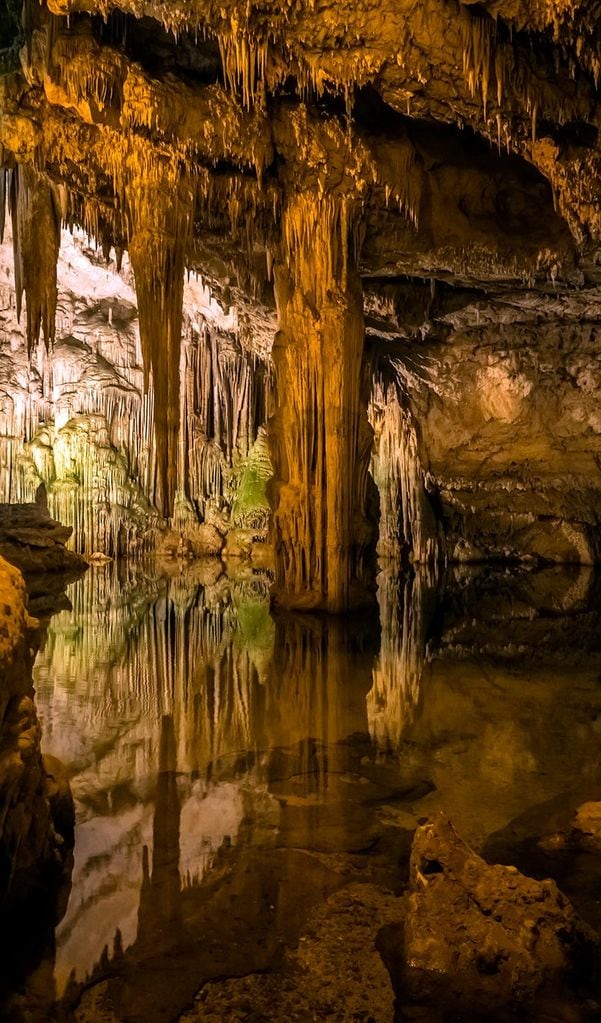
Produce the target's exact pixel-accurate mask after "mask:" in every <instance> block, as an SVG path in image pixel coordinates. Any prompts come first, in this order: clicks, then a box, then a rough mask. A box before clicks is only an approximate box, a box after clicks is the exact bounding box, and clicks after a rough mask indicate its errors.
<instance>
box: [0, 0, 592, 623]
mask: <svg viewBox="0 0 601 1023" xmlns="http://www.w3.org/2000/svg"><path fill="white" fill-rule="evenodd" d="M21 15H22V16H21ZM0 41H1V42H2V46H3V50H2V60H1V63H0V67H1V68H2V76H1V78H0V143H1V145H2V160H3V166H4V171H3V174H2V181H3V185H2V193H3V196H4V197H5V198H6V202H7V205H8V208H9V210H10V212H11V218H12V232H13V240H14V252H15V256H14V265H15V285H14V286H15V292H16V301H17V306H18V307H20V303H21V296H22V295H23V294H24V296H25V304H26V308H27V320H26V334H27V342H26V343H27V347H28V349H29V352H30V354H31V356H32V359H33V362H32V365H35V364H36V360H38V365H39V359H40V358H41V356H40V355H39V353H38V352H37V351H36V346H37V342H38V339H39V338H40V337H41V338H43V339H44V340H45V341H46V344H47V345H49V346H51V345H52V343H53V341H55V340H56V341H58V342H59V344H62V343H64V340H65V330H64V327H63V328H62V330H61V327H60V320H61V316H60V309H59V306H60V300H61V285H60V275H59V277H57V270H56V265H57V259H58V258H59V242H60V230H59V229H60V226H61V224H62V225H63V226H65V227H69V228H71V229H73V230H80V229H81V230H83V231H84V232H86V234H87V235H88V236H89V237H90V238H92V239H94V241H95V243H96V245H97V246H98V249H99V251H101V252H102V253H103V254H104V256H106V257H107V258H108V257H112V258H114V261H115V267H119V266H121V264H122V259H123V253H124V252H125V251H126V250H127V251H128V252H129V256H130V260H131V267H132V269H133V279H134V282H135V288H136V293H137V305H138V309H139V322H140V333H139V345H140V356H141V360H142V363H143V372H142V378H141V380H140V381H137V382H136V383H135V388H136V390H137V392H138V395H139V397H135V399H134V397H133V395H132V400H131V403H130V401H129V398H127V397H126V395H125V393H124V390H125V391H127V390H128V387H127V385H124V381H123V379H122V377H123V374H120V376H121V380H120V381H119V383H118V384H116V386H117V390H118V391H120V392H121V393H120V394H119V395H118V396H117V394H115V393H113V397H112V398H111V403H112V408H113V414H112V415H109V416H108V428H109V439H108V443H107V438H106V435H104V434H103V432H102V431H103V430H104V423H103V422H101V421H98V420H97V421H94V425H95V427H96V430H95V432H94V436H93V439H92V441H91V443H92V455H93V460H94V462H95V461H96V455H95V452H96V450H97V449H101V450H102V451H104V452H111V451H112V449H113V448H115V449H116V451H117V452H118V457H117V458H115V457H113V456H112V454H111V457H110V459H109V461H110V463H111V469H110V472H109V475H110V477H111V484H110V489H111V490H112V491H113V492H115V491H118V492H119V494H120V495H121V496H122V497H123V505H122V506H123V508H124V512H123V513H122V512H119V513H117V514H116V515H115V522H114V523H113V526H112V527H111V529H110V530H108V532H109V534H110V543H100V544H98V545H97V546H101V547H104V548H108V550H107V552H108V553H111V552H112V550H113V549H115V548H117V549H119V548H125V547H127V546H128V544H129V542H130V539H131V542H136V540H137V537H138V538H140V540H141V545H142V546H144V545H146V546H152V545H153V544H154V540H149V539H148V538H149V536H150V535H153V534H154V531H155V529H156V524H157V523H158V522H165V520H167V521H168V525H169V528H171V527H172V526H174V528H175V531H177V529H178V528H180V532H181V520H182V514H181V513H182V509H186V515H187V517H188V521H191V522H193V523H195V524H198V522H199V521H202V520H203V519H204V517H205V516H204V513H205V508H204V503H205V501H206V500H207V499H211V498H214V497H215V498H217V499H219V497H220V495H219V489H220V484H219V482H218V481H217V480H216V479H215V480H214V482H212V483H211V487H210V488H207V487H206V486H203V487H202V488H199V486H198V479H199V475H198V474H199V473H200V476H201V477H202V478H203V479H205V476H204V474H205V472H209V473H211V472H215V473H217V472H218V468H217V467H218V466H219V471H221V468H222V466H223V461H222V459H221V455H222V454H223V446H222V445H221V443H220V442H219V443H218V445H217V446H218V448H219V451H215V449H214V448H211V445H210V444H207V443H206V441H207V440H211V439H212V438H215V439H217V438H219V437H222V436H223V434H222V433H221V430H222V428H223V427H224V426H225V422H224V421H219V420H218V418H217V411H218V406H220V405H221V403H222V398H221V397H219V398H217V399H216V405H215V408H214V411H215V416H214V418H213V420H212V422H211V423H207V421H206V416H205V417H203V416H202V415H200V417H199V413H200V412H201V411H202V410H201V409H200V408H199V406H198V404H196V403H195V401H194V398H193V395H194V393H195V388H197V387H200V388H201V389H202V390H203V393H204V394H205V395H206V394H208V393H210V391H211V390H213V391H214V390H215V386H216V385H217V377H218V376H219V377H220V378H221V382H222V383H221V384H220V385H219V391H220V394H223V391H222V390H221V387H222V384H223V380H224V377H225V378H227V384H226V385H225V387H226V389H227V390H228V392H229V393H231V394H232V402H233V409H234V410H235V413H234V414H235V418H236V419H237V420H238V422H240V416H241V417H242V421H243V424H244V425H243V428H242V429H243V432H242V433H239V436H240V437H244V438H245V439H244V443H243V444H242V449H245V450H243V452H242V455H243V457H245V456H246V454H248V451H249V450H250V448H251V447H252V444H253V443H254V441H255V439H256V437H257V433H258V429H259V427H260V426H261V425H263V424H264V423H265V421H266V419H267V417H268V415H269V413H270V411H271V388H270V386H269V385H268V384H267V377H268V376H269V372H270V371H269V369H268V370H267V373H266V376H265V378H264V380H263V382H262V383H261V384H260V385H259V386H258V388H257V391H258V392H260V398H257V397H256V396H255V397H253V396H251V394H250V392H249V391H248V390H247V384H246V383H245V381H244V379H243V377H240V376H239V375H238V374H237V373H236V374H235V375H233V369H234V368H233V366H228V368H227V369H226V370H225V371H224V368H223V365H222V362H221V360H220V359H218V360H217V361H218V363H219V364H220V370H219V374H216V371H215V370H216V368H215V360H214V358H213V357H212V370H211V368H210V367H209V366H208V364H207V359H206V357H205V355H204V353H202V352H201V353H200V357H199V359H198V361H197V362H196V364H193V363H192V362H190V360H189V358H188V355H187V354H186V353H187V352H188V351H189V349H188V348H186V336H187V328H186V322H187V317H188V315H189V314H188V313H187V312H186V293H185V288H184V284H183V279H184V271H185V269H187V270H188V271H195V272H199V273H200V274H201V276H202V278H203V280H204V281H205V282H206V284H207V286H208V287H209V288H210V289H211V293H212V295H213V296H215V298H216V299H218V300H219V302H220V303H221V308H222V310H223V312H224V315H226V316H227V315H228V310H229V309H234V310H235V314H236V319H237V324H238V326H237V333H238V338H241V337H243V338H244V345H246V350H247V351H248V352H249V353H250V355H251V357H252V359H254V360H260V361H261V362H262V364H263V365H266V364H268V363H269V358H270V354H269V353H270V351H271V347H272V343H273V342H274V339H275V343H274V346H273V365H274V371H275V385H276V386H275V392H276V393H275V401H276V409H275V415H274V416H273V418H272V419H271V421H270V424H269V427H268V430H267V436H268V438H269V445H270V451H271V458H272V462H273V482H272V484H271V485H270V487H269V493H270V499H271V503H272V510H273V539H274V544H275V557H276V572H275V577H276V582H275V589H276V596H277V599H278V600H279V602H280V603H282V604H284V605H287V606H301V607H321V608H325V609H328V610H331V611H339V610H342V609H344V608H347V607H349V606H351V605H352V604H353V603H355V602H357V601H361V600H363V599H365V597H366V594H367V593H368V591H369V588H370V587H369V574H370V573H369V565H370V559H369V557H366V555H367V554H368V551H369V549H370V547H373V544H374V541H375V539H376V537H375V531H376V529H377V514H376V511H375V505H374V503H373V500H372V499H371V497H370V492H371V485H370V483H369V480H368V471H369V468H370V453H371V475H372V476H373V477H374V478H375V479H376V482H377V484H378V488H379V490H380V508H381V520H380V521H381V529H380V540H379V542H380V551H381V553H382V554H384V555H385V556H392V557H393V558H395V559H397V560H402V559H405V560H407V559H411V560H413V561H415V562H424V561H427V562H435V561H445V560H446V561H453V560H458V561H465V560H483V559H487V558H494V559H513V560H523V559H538V560H543V561H544V560H549V561H566V560H567V561H577V562H591V563H592V562H596V561H597V560H598V558H599V556H600V544H599V539H598V520H597V512H596V506H597V495H598V490H599V485H598V463H597V460H598V447H599V444H598V441H599V436H600V434H601V430H600V428H599V423H598V421H597V417H596V413H595V407H596V403H597V392H598V387H599V385H598V381H597V375H598V374H597V367H596V362H595V358H596V356H595V353H594V348H595V320H596V317H597V316H598V312H597V309H598V304H599V296H598V288H599V275H598V269H597V262H598V258H597V248H598V243H599V237H600V234H601V218H600V217H599V210H598V207H599V202H598V195H599V184H600V182H599V176H600V173H601V164H600V161H599V150H598V130H599V116H600V115H599V92H598V90H599V75H600V68H601V43H600V40H599V31H598V18H597V15H596V13H595V12H594V11H593V9H592V8H591V5H590V4H583V3H577V2H576V0H574V2H571V3H569V4H567V3H559V2H556V3H555V2H554V3H552V2H550V0H549V2H548V0H544V2H543V0H539V2H537V3H535V4H525V3H521V2H518V0H494V2H487V3H482V4H479V5H474V4H471V3H464V2H461V0H428V2H427V3H426V4H420V5H417V4H416V3H414V2H413V0H403V2H402V3H401V4H400V5H399V4H398V3H394V4H393V3H391V2H388V0H368V2H367V3H365V4H363V5H361V6H360V7H359V8H357V7H356V5H353V4H343V5H342V6H340V5H330V6H327V5H326V6H325V7H323V6H322V7H320V8H315V7H314V6H313V5H311V4H310V3H305V2H299V3H298V4H296V5H294V8H293V9H292V8H290V6H289V5H288V4H276V6H275V7H273V5H270V7H269V10H268V11H267V10H266V9H265V8H264V6H262V5H261V4H260V3H257V4H251V5H250V6H248V5H247V6H246V7H244V8H241V7H240V5H239V4H237V2H236V0H227V2H225V3H224V4H222V5H221V6H219V5H215V4H212V3H210V2H208V0H189V2H187V3H186V4H183V5H182V4H176V3H174V2H171V0H167V2H164V3H160V4H159V3H156V2H154V0H148V2H146V3H144V4H140V3H139V2H138V0H45V2H44V3H42V4H38V3H37V2H34V0H25V2H24V4H23V8H22V12H21V10H20V5H19V4H17V3H14V2H12V0H11V3H10V4H9V5H8V7H7V10H6V13H5V15H3V20H2V23H1V25H0ZM16 56H18V64H17V61H16V59H15V57H16ZM0 205H2V206H4V203H0ZM3 219H4V215H3ZM57 309H59V312H58V315H57V312H56V311H57ZM196 312H198V308H196ZM205 324H206V319H204V318H203V322H202V323H201V324H200V327H201V334H202V333H203V332H204V330H205ZM61 335H62V336H61ZM76 336H77V335H76ZM197 336H198V335H197ZM182 340H183V341H184V344H182ZM222 340H223V339H222V337H218V338H217V344H218V348H219V347H220V345H221V343H222ZM200 347H201V348H202V343H201V344H200ZM108 361H109V362H110V363H111V366H112V367H113V369H114V370H116V371H117V372H119V371H120V370H121V369H122V368H123V367H122V364H121V362H120V360H119V359H116V360H115V361H111V360H110V359H109V360H108ZM256 365H257V362H256V361H255V362H254V363H253V373H252V375H253V378H254V376H255V375H254V369H255V368H256ZM186 366H187V367H188V369H189V370H190V373H189V375H188V369H186V368H185V367H186ZM107 372H108V370H107ZM211 372H212V373H213V376H211ZM48 383H49V381H44V382H43V385H42V392H43V394H45V395H46V396H47V395H48V389H47V387H48ZM263 384H267V386H263ZM20 386H22V385H20ZM253 386H255V385H254V384H253ZM9 391H10V394H11V395H13V394H14V384H11V387H10V389H9ZM130 393H131V392H130ZM191 397H192V405H190V398H191ZM114 399H117V401H116V404H115V401H114ZM119 402H121V404H119ZM99 403H101V401H100V398H99V395H98V394H96V395H95V397H94V398H92V395H90V400H89V402H88V404H89V406H90V409H89V410H88V411H87V412H86V413H85V414H86V415H88V416H89V415H90V412H91V411H92V406H93V405H94V404H96V406H98V404H99ZM106 405H107V403H106V401H105V402H104V404H103V408H102V411H101V413H100V414H101V415H102V416H103V417H105V418H107V415H106V413H107V411H110V410H108V409H107V407H106ZM252 409H255V410H256V411H255V412H253V411H252ZM96 411H98V409H97V408H95V409H94V413H96ZM54 422H55V424H56V415H55V416H54ZM126 422H127V423H128V424H129V425H128V428H127V430H126ZM153 424H154V425H153ZM199 424H200V429H201V435H197V436H196V437H195V435H194V431H195V429H196V427H198V426H199ZM370 424H371V425H370ZM63 425H64V424H63ZM90 426H91V423H89V422H85V423H80V424H78V427H81V428H82V429H81V432H78V433H77V434H75V435H73V436H74V438H75V437H77V438H79V440H78V441H77V443H75V439H74V446H75V447H78V445H79V443H80V442H81V443H82V444H84V445H85V444H87V443H88V439H87V438H88V437H89V436H90ZM99 427H102V429H100V430H99ZM61 428H62V426H61ZM230 428H231V423H230V427H228V430H229V429H230ZM153 429H154V434H153V435H151V434H152V431H153ZM203 430H204V431H205V432H204V436H203V435H202V431H203ZM372 431H374V433H375V447H374V446H373V434H372ZM16 436H17V437H18V436H19V434H18V433H17V434H16ZM24 436H26V437H27V441H28V442H29V441H30V440H31V434H30V433H29V432H28V431H27V430H26V431H24ZM232 440H233V434H232V433H231V432H230V433H228V435H227V438H226V439H225V440H224V446H225V448H226V451H227V455H226V465H229V466H231V451H232V446H231V445H232ZM50 446H51V447H52V445H50ZM234 447H235V442H234ZM227 459H229V462H228V461H227ZM199 462H200V463H201V465H202V468H199ZM117 477H119V479H118V480H117ZM138 487H139V494H137V496H136V497H135V498H134V497H133V495H132V494H131V493H130V494H129V495H128V494H127V490H128V488H133V491H134V492H135V491H136V488H138ZM11 488H12V484H11ZM207 491H209V492H207ZM74 500H75V499H71V503H72V505H73V503H74ZM233 500H235V495H233V496H232V500H231V501H230V502H229V509H228V510H231V505H232V501H233ZM145 502H146V503H147V507H144V504H145ZM178 516H179V519H178ZM69 519H70V520H71V521H70V524H73V525H76V533H77V539H76V543H77V544H80V543H81V544H82V545H83V546H85V547H86V548H89V546H90V544H92V546H96V544H95V543H94V542H93V541H92V540H91V538H90V537H91V535H92V534H94V531H95V526H94V525H93V524H92V523H91V522H90V521H89V518H88V514H87V512H86V514H85V515H84V517H83V520H82V521H80V522H77V523H76V522H75V521H73V520H74V515H73V514H71V515H70V516H69ZM153 519H154V522H153ZM140 520H142V521H140ZM178 521H179V523H180V527H178ZM121 526H123V529H122V528H121ZM103 533H104V535H105V536H106V533H107V529H106V528H103V530H101V531H100V534H101V536H102V534H103ZM140 533H141V537H140ZM80 536H82V537H84V539H83V540H81V541H80V539H79V537H80ZM101 536H100V537H99V539H100V538H101ZM128 538H129V539H128ZM231 549H232V550H236V549H238V548H237V546H236V543H232V547H231ZM89 552H90V551H89ZM90 553H91V552H90Z"/></svg>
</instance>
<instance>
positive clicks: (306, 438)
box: [270, 193, 365, 611]
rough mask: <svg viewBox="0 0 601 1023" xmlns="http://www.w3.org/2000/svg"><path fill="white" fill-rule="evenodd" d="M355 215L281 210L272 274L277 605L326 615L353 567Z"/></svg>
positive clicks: (356, 511)
mask: <svg viewBox="0 0 601 1023" xmlns="http://www.w3.org/2000/svg"><path fill="white" fill-rule="evenodd" d="M358 212H359V211H358V209H357V208H356V206H355V205H354V204H353V202H352V201H351V200H350V199H348V198H347V197H345V196H341V197H334V196H323V197H322V198H318V197H317V196H314V195H307V194H302V193H301V194H299V195H296V196H295V197H294V198H290V199H289V201H288V204H287V206H286V207H285V210H284V215H283V223H282V235H283V242H282V257H283V258H282V262H281V263H280V264H279V265H278V266H277V267H276V270H275V291H276V302H277V306H278V315H279V327H280V329H279V333H278V335H277V337H276V340H275V344H274V350H273V358H274V364H275V372H276V393H277V403H278V412H277V414H276V416H275V418H274V419H273V420H272V423H271V427H270V443H271V449H272V458H273V462H274V467H275V474H276V476H277V478H278V479H277V483H276V484H275V487H274V491H275V493H274V503H275V530H276V558H277V561H276V586H277V595H278V599H281V600H283V601H285V602H286V603H290V604H295V605H298V606H320V607H324V608H327V609H328V610H330V611H341V610H344V609H345V608H347V607H348V606H349V605H350V604H351V603H352V602H353V599H354V593H353V584H354V583H356V580H357V577H358V576H359V575H360V562H361V558H360V552H359V549H358V548H359V547H360V544H359V545H358V539H357V527H358V523H357V521H356V520H357V519H361V511H362V509H363V508H364V504H365V495H364V494H362V493H360V492H359V490H358V481H359V478H360V476H361V473H360V466H359V464H358V462H359V433H360V427H361V422H362V419H363V418H364V416H365V406H364V404H363V400H362V393H361V360H362V354H363V311H362V292H361V282H360V279H359V275H358V272H357V269H356V259H357V253H355V252H353V251H352V248H351V242H352V239H353V237H355V236H356V235H355V232H354V230H353V228H354V225H355V221H356V218H357V216H358ZM349 248H351V251H350V252H349ZM361 454H362V455H363V451H362V452H361Z"/></svg>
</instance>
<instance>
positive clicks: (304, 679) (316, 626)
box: [266, 614, 378, 791]
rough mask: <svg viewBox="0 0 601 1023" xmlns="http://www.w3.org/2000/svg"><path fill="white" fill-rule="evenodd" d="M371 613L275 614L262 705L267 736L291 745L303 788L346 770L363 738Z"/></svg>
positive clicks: (275, 743) (372, 645) (372, 648)
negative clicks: (271, 654) (337, 615)
mask: <svg viewBox="0 0 601 1023" xmlns="http://www.w3.org/2000/svg"><path fill="white" fill-rule="evenodd" d="M377 639H378V627H377V620H376V619H374V618H373V616H372V615H370V614H368V615H367V616H366V615H362V616H361V618H360V620H358V619H357V618H356V617H354V616H351V617H345V618H341V619H337V618H333V617H328V616H325V615H324V616H321V615H320V616H317V615H293V614H279V615H278V616H277V618H276V639H275V644H274V658H273V664H272V672H271V678H270V682H269V695H268V706H267V713H266V717H267V722H268V724H267V727H268V735H267V737H266V738H267V743H268V745H269V747H271V748H272V749H278V748H279V749H281V748H288V749H289V748H291V747H292V749H293V750H296V753H294V754H293V757H294V758H295V759H296V764H295V766H294V770H295V771H296V772H297V773H298V774H300V775H302V776H303V777H304V785H303V788H304V790H305V791H320V790H321V791H323V790H324V789H325V788H326V787H327V786H328V785H329V784H330V781H331V777H330V776H331V775H332V773H336V772H338V771H345V770H349V764H350V761H351V760H352V759H353V756H354V754H355V752H356V750H357V749H358V748H359V747H358V744H357V743H356V742H355V740H356V739H361V738H363V739H367V737H368V723H367V712H366V695H367V693H368V691H369V689H370V687H371V682H372V678H371V671H372V665H373V660H374V656H375V652H376V649H377Z"/></svg>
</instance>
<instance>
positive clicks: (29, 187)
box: [0, 164, 60, 355]
mask: <svg viewBox="0 0 601 1023" xmlns="http://www.w3.org/2000/svg"><path fill="white" fill-rule="evenodd" d="M8 193H9V204H10V212H11V218H12V225H13V246H14V259H15V291H16V298H17V316H18V318H19V319H20V316H21V304H22V301H23V295H25V300H26V307H27V344H28V351H29V354H30V355H31V353H32V351H33V349H34V347H35V346H36V345H37V343H38V341H39V340H40V334H42V335H43V337H44V342H45V344H46V348H48V347H49V346H50V345H51V344H53V342H54V336H55V318H56V297H57V290H56V264H57V261H58V250H59V246H60V215H59V211H58V208H57V204H56V199H55V196H54V192H53V190H52V189H51V187H50V186H49V185H48V184H47V183H46V182H45V181H44V179H43V178H42V177H41V175H39V174H38V173H37V172H36V171H35V170H34V169H33V168H32V167H29V166H27V165H26V164H23V165H21V166H17V167H15V169H14V170H11V171H9V188H8ZM0 198H1V196H0Z"/></svg>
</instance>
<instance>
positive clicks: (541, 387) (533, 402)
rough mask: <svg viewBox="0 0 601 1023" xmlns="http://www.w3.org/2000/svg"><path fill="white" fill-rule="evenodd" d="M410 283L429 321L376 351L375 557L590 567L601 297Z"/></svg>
mask: <svg viewBox="0 0 601 1023" xmlns="http://www.w3.org/2000/svg"><path fill="white" fill-rule="evenodd" d="M414 287H415V290H416V291H418V292H419V291H421V292H422V295H423V294H424V293H426V292H427V295H428V303H429V306H430V308H429V309H428V310H426V312H427V313H428V315H427V316H424V319H423V321H422V322H421V323H420V325H419V327H418V328H417V327H415V326H411V324H410V323H408V321H407V319H405V321H404V323H403V324H402V332H404V339H403V340H402V341H401V340H398V339H397V340H396V342H394V343H393V344H392V345H391V344H390V343H388V344H387V343H386V341H385V340H382V339H380V340H379V341H378V342H377V344H376V349H377V353H378V354H377V357H376V367H377V369H376V383H375V386H374V392H373V398H372V409H373V410H374V423H375V426H376V449H375V457H374V466H375V476H376V479H378V480H380V481H381V493H382V501H381V508H382V516H383V518H382V527H381V539H380V547H381V552H382V554H386V553H388V552H389V551H390V550H395V549H396V550H397V551H398V550H399V549H400V550H401V552H402V550H403V547H405V550H406V552H407V554H408V557H409V558H410V559H412V560H414V561H417V562H432V561H433V560H437V559H438V560H443V561H444V560H449V561H479V560H500V561H503V560H505V561H518V560H523V559H526V560H527V559H537V560H543V561H545V560H546V561H556V562H580V563H583V564H593V563H597V562H598V560H599V554H600V551H599V519H598V509H599V506H600V504H599V498H600V482H601V479H600V476H599V457H600V454H601V452H600V444H601V421H600V419H599V415H598V407H599V398H600V385H601V377H600V375H599V374H600V369H601V364H600V363H599V358H598V351H597V349H598V339H597V335H598V326H597V324H598V319H597V317H598V315H599V304H598V303H599V298H598V293H597V292H596V291H595V292H594V293H591V294H589V295H588V296H587V299H586V302H582V301H581V300H575V299H572V300H566V299H565V298H564V297H560V296H557V295H553V294H550V295H547V296H544V297H537V298H534V297H533V296H532V295H528V294H527V293H525V292H523V293H520V294H516V293H515V292H512V291H507V292H505V293H500V292H498V291H497V292H496V293H494V292H493V291H492V289H491V293H489V294H488V295H487V296H486V297H482V296H481V295H480V294H478V293H477V292H475V293H468V292H465V291H463V292H462V291H461V290H460V289H447V290H446V292H445V294H444V295H442V296H441V297H440V299H439V300H433V299H431V297H430V289H429V287H428V286H420V285H415V286H414ZM423 312H424V310H422V313H423ZM419 319H420V316H417V317H416V320H419ZM391 347H394V352H395V354H394V355H391V354H389V352H390V349H391ZM378 367H379V368H378ZM395 460H396V465H395ZM393 466H395V467H394V468H393Z"/></svg>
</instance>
